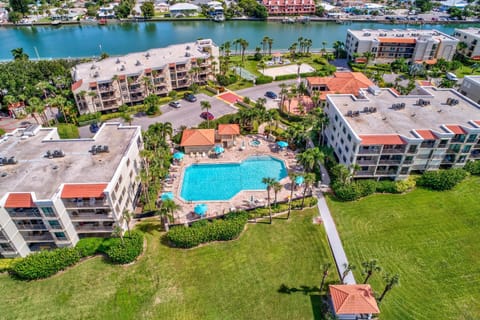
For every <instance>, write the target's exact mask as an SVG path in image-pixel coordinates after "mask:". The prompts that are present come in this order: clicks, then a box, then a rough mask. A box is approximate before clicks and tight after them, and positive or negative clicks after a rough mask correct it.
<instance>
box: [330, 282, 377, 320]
mask: <svg viewBox="0 0 480 320" xmlns="http://www.w3.org/2000/svg"><path fill="white" fill-rule="evenodd" d="M328 291H329V295H330V299H331V301H332V305H333V311H334V316H335V317H336V318H337V319H339V320H356V319H372V316H373V315H374V314H379V313H380V309H379V308H378V305H377V301H376V300H375V295H374V294H373V290H372V288H371V287H370V285H369V284H347V285H330V286H329V288H328Z"/></svg>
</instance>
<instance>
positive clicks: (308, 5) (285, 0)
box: [262, 0, 315, 15]
mask: <svg viewBox="0 0 480 320" xmlns="http://www.w3.org/2000/svg"><path fill="white" fill-rule="evenodd" d="M262 3H263V5H264V6H265V7H266V8H267V11H268V14H269V15H303V14H313V13H315V1H314V0H263V2H262Z"/></svg>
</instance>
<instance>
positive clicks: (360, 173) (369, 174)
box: [355, 171, 373, 177]
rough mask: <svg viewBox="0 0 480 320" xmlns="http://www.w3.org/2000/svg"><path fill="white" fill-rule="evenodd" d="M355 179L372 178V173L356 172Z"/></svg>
mask: <svg viewBox="0 0 480 320" xmlns="http://www.w3.org/2000/svg"><path fill="white" fill-rule="evenodd" d="M355 176H356V177H364V176H373V171H357V172H355Z"/></svg>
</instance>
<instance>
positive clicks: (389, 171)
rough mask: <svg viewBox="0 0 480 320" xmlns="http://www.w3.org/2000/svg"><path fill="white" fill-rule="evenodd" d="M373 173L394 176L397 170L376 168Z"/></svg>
mask: <svg viewBox="0 0 480 320" xmlns="http://www.w3.org/2000/svg"><path fill="white" fill-rule="evenodd" d="M375 175H377V176H396V175H397V171H396V170H395V171H393V170H377V172H376V173H375Z"/></svg>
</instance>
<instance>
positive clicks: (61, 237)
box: [54, 232, 67, 240]
mask: <svg viewBox="0 0 480 320" xmlns="http://www.w3.org/2000/svg"><path fill="white" fill-rule="evenodd" d="M54 234H55V237H56V238H57V240H67V237H66V236H65V232H55V233H54Z"/></svg>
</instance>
